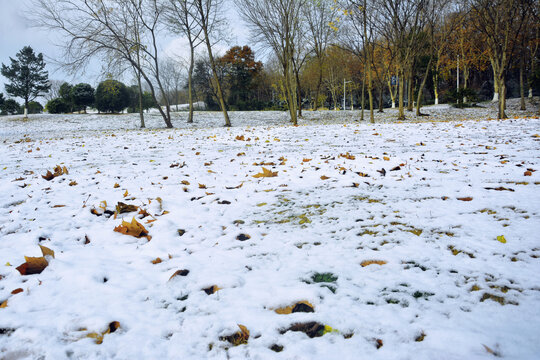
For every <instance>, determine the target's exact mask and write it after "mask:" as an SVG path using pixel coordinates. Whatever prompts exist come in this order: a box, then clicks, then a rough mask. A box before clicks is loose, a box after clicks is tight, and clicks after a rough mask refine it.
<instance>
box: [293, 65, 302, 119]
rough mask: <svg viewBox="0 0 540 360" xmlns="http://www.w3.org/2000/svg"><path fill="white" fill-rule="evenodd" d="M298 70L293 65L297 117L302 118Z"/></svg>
mask: <svg viewBox="0 0 540 360" xmlns="http://www.w3.org/2000/svg"><path fill="white" fill-rule="evenodd" d="M298 73H299V70H298V69H297V68H296V66H295V67H294V76H295V78H296V97H297V99H296V100H297V101H298V117H299V118H302V94H301V93H300V76H299V75H298Z"/></svg>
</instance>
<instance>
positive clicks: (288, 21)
mask: <svg viewBox="0 0 540 360" xmlns="http://www.w3.org/2000/svg"><path fill="white" fill-rule="evenodd" d="M237 6H238V10H239V12H240V14H241V15H242V16H243V17H244V19H245V20H246V21H247V22H248V26H249V28H250V29H251V30H252V36H253V40H255V41H256V42H257V43H259V44H265V45H267V46H268V47H270V49H272V51H273V52H274V53H275V55H276V57H277V58H278V59H279V62H280V64H281V67H282V71H283V80H284V85H285V91H286V98H287V105H288V107H289V113H290V116H291V122H292V123H293V124H294V125H296V124H297V123H298V117H297V106H298V104H297V93H296V87H297V83H296V78H295V76H294V59H295V55H296V54H295V52H296V51H298V48H297V47H295V43H296V40H297V39H298V37H299V31H300V30H301V27H300V26H299V24H298V23H299V21H301V15H302V11H303V6H304V0H237Z"/></svg>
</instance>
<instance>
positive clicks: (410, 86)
mask: <svg viewBox="0 0 540 360" xmlns="http://www.w3.org/2000/svg"><path fill="white" fill-rule="evenodd" d="M413 86H414V84H413V67H412V66H411V70H410V72H409V84H408V86H407V87H408V90H407V111H413V105H414V104H413V103H414V100H413V97H414V94H413Z"/></svg>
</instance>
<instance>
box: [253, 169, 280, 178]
mask: <svg viewBox="0 0 540 360" xmlns="http://www.w3.org/2000/svg"><path fill="white" fill-rule="evenodd" d="M277 174H278V172H277V171H275V172H274V171H271V170H268V169H267V168H265V167H263V168H262V172H261V173H258V174H255V175H253V177H254V178H261V177H275V176H277Z"/></svg>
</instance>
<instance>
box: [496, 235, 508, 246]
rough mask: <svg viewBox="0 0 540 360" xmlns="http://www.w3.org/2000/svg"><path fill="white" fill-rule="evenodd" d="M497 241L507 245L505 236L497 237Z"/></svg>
mask: <svg viewBox="0 0 540 360" xmlns="http://www.w3.org/2000/svg"><path fill="white" fill-rule="evenodd" d="M497 240H498V241H500V242H502V243H503V244H506V239H505V238H504V235H499V236H497Z"/></svg>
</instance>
